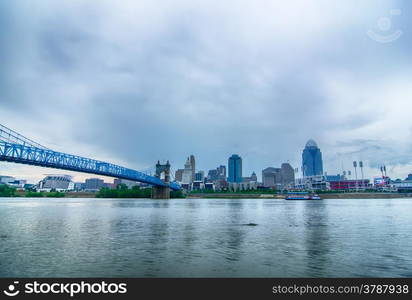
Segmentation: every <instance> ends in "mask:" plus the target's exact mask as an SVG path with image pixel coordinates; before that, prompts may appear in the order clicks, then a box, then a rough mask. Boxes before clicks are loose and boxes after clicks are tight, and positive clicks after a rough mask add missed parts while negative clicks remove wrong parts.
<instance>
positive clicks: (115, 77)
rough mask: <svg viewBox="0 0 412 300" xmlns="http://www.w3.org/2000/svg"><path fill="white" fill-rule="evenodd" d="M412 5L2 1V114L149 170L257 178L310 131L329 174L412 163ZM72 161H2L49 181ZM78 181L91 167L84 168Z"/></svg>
mask: <svg viewBox="0 0 412 300" xmlns="http://www.w3.org/2000/svg"><path fill="white" fill-rule="evenodd" d="M411 13H412V3H411V1H407V0H405V1H389V0H387V1H385V0H380V1H376V0H362V1H359V0H348V1H326V0H317V1H316V0H313V1H309V0H307V1H305V0H289V1H276V0H253V1H252V0H249V1H244V0H236V1H235V0H226V1H216V0H208V1H194V0H155V1H154V0H140V1H136V0H134V1H115V0H113V1H105V0H100V1H95V0H93V1H92V0H90V1H88V0H84V1H74V0H70V1H63V0H62V1H55V0H49V1H48V0H42V1H39V0H24V1H23V0H22V1H19V0H14V1H7V0H0V61H1V68H0V120H1V122H0V123H1V124H3V125H5V126H8V127H10V128H12V129H14V130H16V131H18V132H20V133H22V134H24V135H26V136H28V137H30V138H32V139H34V140H36V141H37V142H39V143H41V144H44V145H46V146H48V147H49V148H52V149H55V150H58V151H64V152H68V153H72V154H78V155H82V156H87V157H91V158H96V159H101V160H107V161H110V162H113V163H118V164H122V165H124V166H127V167H131V168H135V169H138V170H146V169H148V168H151V167H152V166H153V165H154V163H155V162H156V161H157V160H158V159H160V160H164V159H169V160H170V161H171V162H172V164H173V167H174V169H177V168H179V167H182V166H183V164H184V162H185V158H186V157H187V156H188V155H190V154H194V155H195V156H196V159H197V169H203V170H208V169H211V168H215V167H216V166H218V165H220V164H227V158H228V157H229V156H230V155H231V154H232V153H237V154H239V155H241V156H242V157H243V166H244V176H246V175H249V174H250V173H251V172H252V171H256V172H257V174H258V175H259V176H260V174H261V170H262V169H263V168H265V167H268V166H279V165H280V164H281V163H282V162H285V161H289V162H290V163H291V164H292V166H293V167H300V165H301V152H302V149H303V147H304V145H305V143H306V141H307V140H308V139H309V138H313V139H315V140H316V141H317V143H318V145H319V147H320V148H321V150H322V153H323V156H324V169H325V171H327V172H328V174H336V173H341V172H342V169H345V170H348V169H350V167H351V162H352V161H353V160H363V161H364V162H365V165H366V166H367V167H366V170H365V175H366V176H369V177H373V176H376V175H379V170H378V167H379V166H380V165H382V164H385V165H386V166H387V169H388V171H389V174H388V175H390V176H391V177H395V178H396V177H401V178H404V177H406V175H407V174H408V173H409V172H412V118H411V114H412V101H411V100H412V66H411V64H412V32H411V28H412V26H411V25H412V18H411ZM47 173H66V172H64V171H61V172H60V171H56V170H47V169H42V168H37V167H30V166H19V165H14V164H9V163H0V174H3V175H5V174H10V175H15V176H17V177H24V178H28V179H30V180H31V181H36V180H39V179H41V178H42V177H43V174H47ZM72 174H73V175H75V176H76V178H75V179H76V180H81V179H83V178H85V177H89V175H81V174H75V173H72Z"/></svg>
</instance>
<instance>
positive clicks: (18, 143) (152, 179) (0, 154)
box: [0, 124, 181, 199]
mask: <svg viewBox="0 0 412 300" xmlns="http://www.w3.org/2000/svg"><path fill="white" fill-rule="evenodd" d="M0 161H7V162H14V163H19V164H26V165H32V166H40V167H47V168H55V169H61V170H69V171H75V172H82V173H90V174H96V175H103V176H109V177H115V178H121V179H127V180H132V181H137V182H143V183H147V184H150V185H153V186H154V190H155V195H154V197H155V198H161V199H164V198H168V194H169V193H168V191H169V189H172V190H179V189H180V188H181V187H180V185H179V184H178V183H176V182H170V176H169V173H170V164H169V162H168V163H167V164H166V165H160V163H159V162H158V164H157V165H156V176H151V175H147V174H145V173H143V172H139V171H136V170H133V169H129V168H126V167H122V166H118V165H115V164H112V163H108V162H104V161H100V160H95V159H91V158H86V157H81V156H77V155H72V154H67V153H63V152H57V151H53V150H50V149H48V148H46V147H44V146H42V145H40V144H38V143H36V142H34V141H32V140H30V139H28V138H25V137H24V136H22V135H20V134H18V133H17V132H15V131H13V130H11V129H9V128H7V127H5V126H3V125H1V124H0ZM159 166H162V167H161V168H159ZM161 173H164V174H165V180H162V179H161V178H160V174H161ZM159 191H161V192H160V193H159ZM159 195H160V196H159Z"/></svg>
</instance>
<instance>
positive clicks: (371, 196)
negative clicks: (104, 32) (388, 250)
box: [18, 192, 412, 199]
mask: <svg viewBox="0 0 412 300" xmlns="http://www.w3.org/2000/svg"><path fill="white" fill-rule="evenodd" d="M18 196H20V197H23V196H24V194H23V193H21V194H20V193H18ZM319 196H320V197H321V198H322V199H393V198H412V194H411V193H325V194H319ZM44 198H45V199H46V197H44ZM62 198H96V193H92V192H68V193H65V195H64V197H62ZM187 198H190V199H212V198H214V199H284V198H285V196H284V195H280V194H258V193H256V194H255V193H251V194H247V193H193V194H190V195H188V196H187ZM101 199H105V198H101ZM116 199H122V198H116ZM136 199H139V198H136ZM181 199H184V198H181Z"/></svg>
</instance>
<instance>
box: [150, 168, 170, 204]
mask: <svg viewBox="0 0 412 300" xmlns="http://www.w3.org/2000/svg"><path fill="white" fill-rule="evenodd" d="M162 173H164V182H165V183H166V184H169V183H170V163H169V161H167V163H166V164H165V165H162V164H160V161H157V164H156V174H155V176H156V177H159V178H160V175H161V174H162ZM152 199H170V187H168V186H158V185H156V186H153V187H152Z"/></svg>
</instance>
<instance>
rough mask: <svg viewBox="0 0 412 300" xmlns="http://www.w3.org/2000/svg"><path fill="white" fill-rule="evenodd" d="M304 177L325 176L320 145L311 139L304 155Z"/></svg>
mask: <svg viewBox="0 0 412 300" xmlns="http://www.w3.org/2000/svg"><path fill="white" fill-rule="evenodd" d="M302 170H303V176H314V175H322V174H323V162H322V152H320V149H319V147H318V144H316V142H315V141H314V140H312V139H310V140H309V141H308V142H307V143H306V146H305V149H303V153H302Z"/></svg>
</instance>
